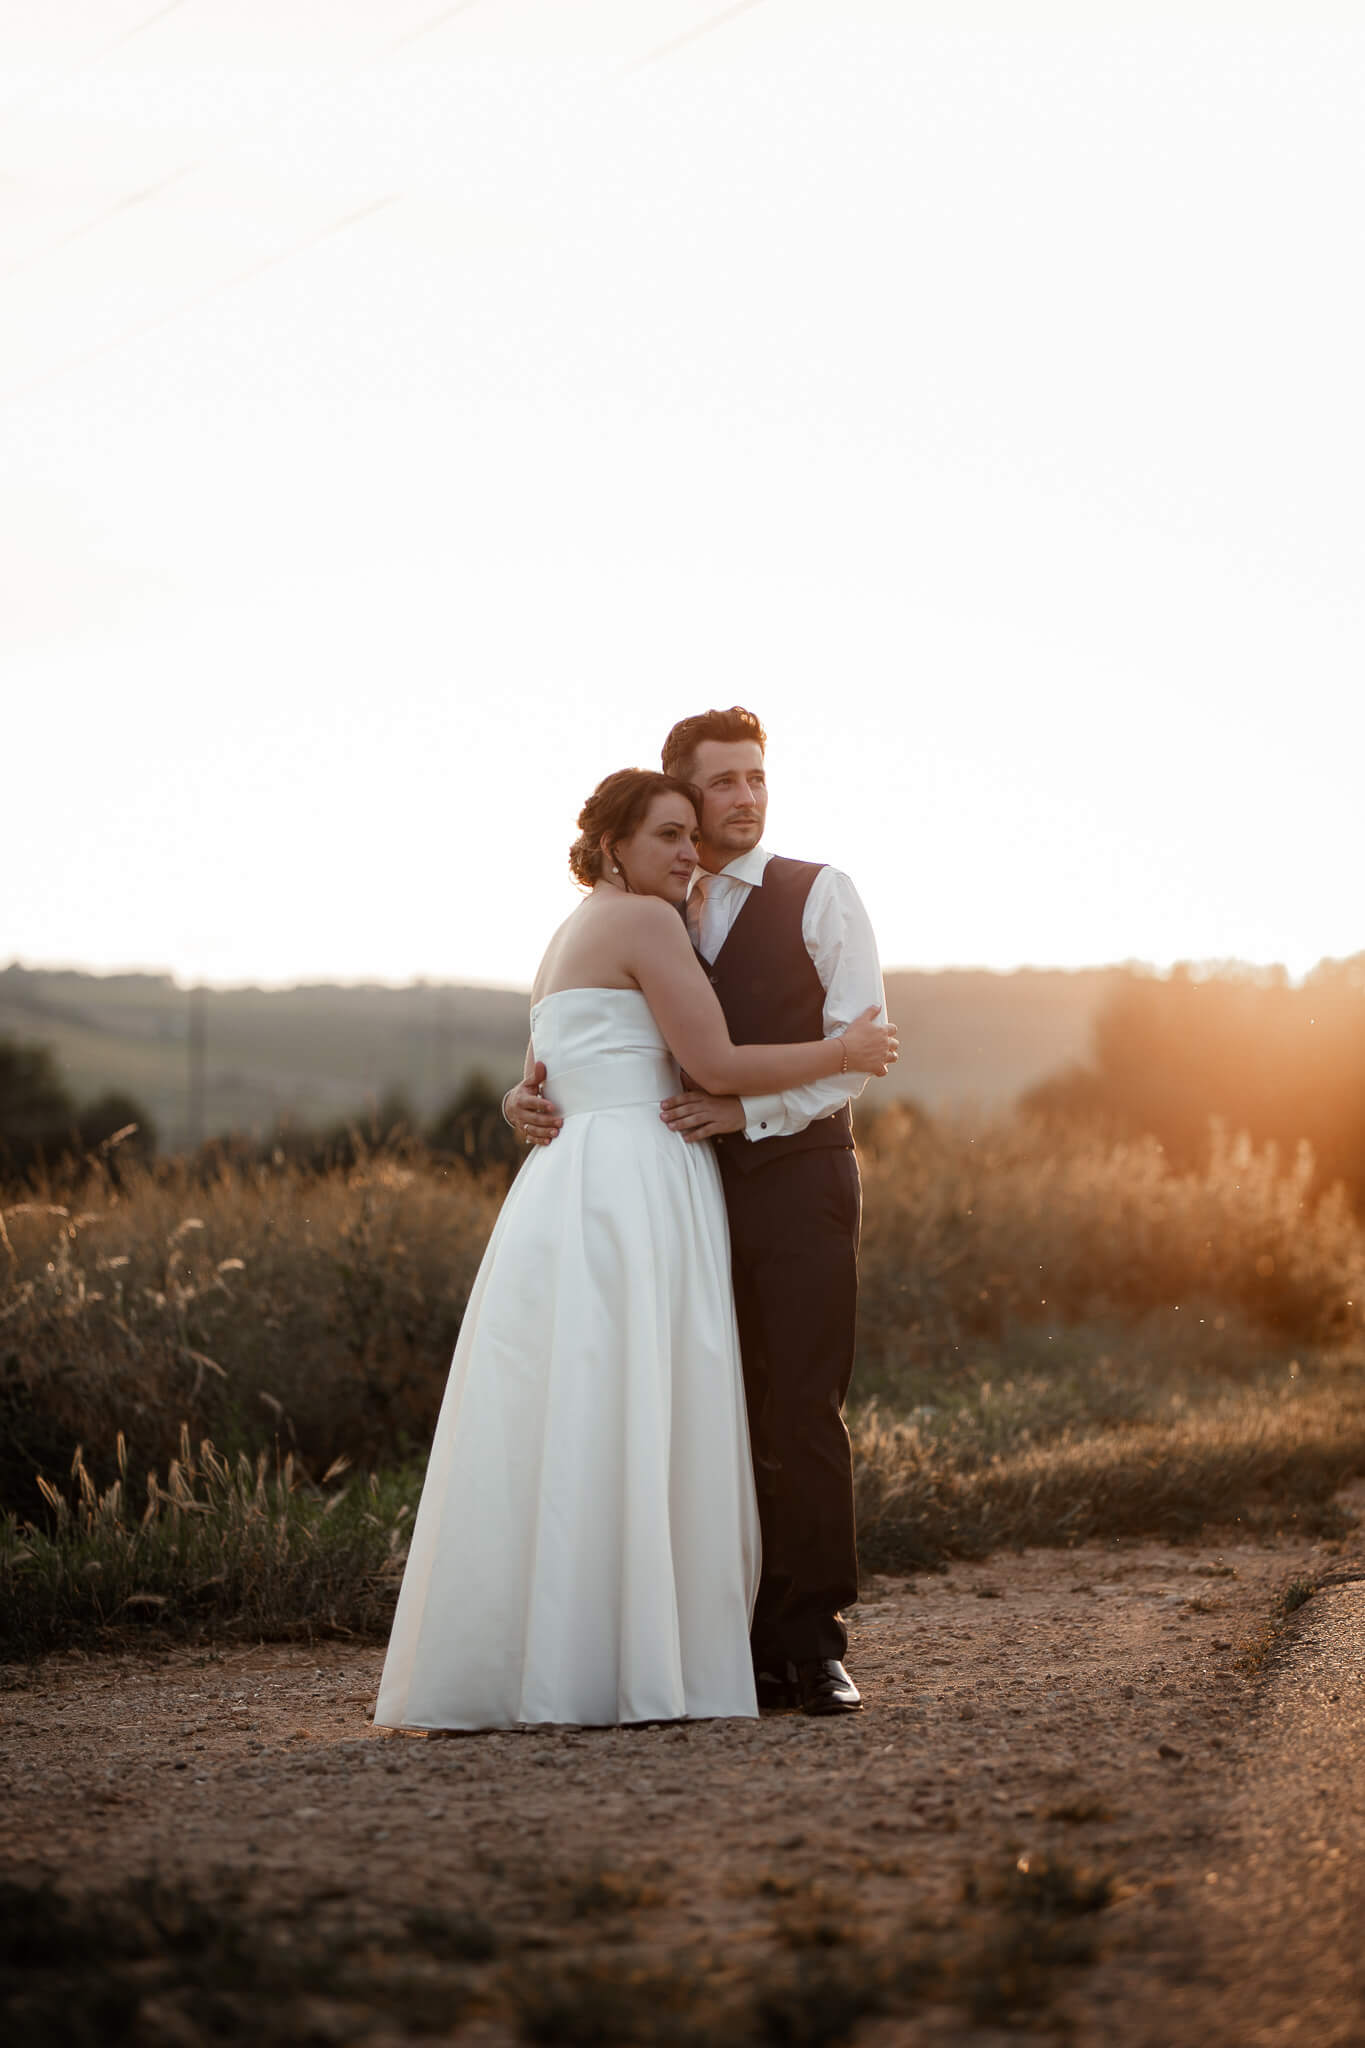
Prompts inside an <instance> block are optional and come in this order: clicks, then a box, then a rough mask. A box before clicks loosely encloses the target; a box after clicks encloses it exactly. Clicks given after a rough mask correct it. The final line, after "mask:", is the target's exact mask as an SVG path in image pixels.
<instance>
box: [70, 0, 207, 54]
mask: <svg viewBox="0 0 1365 2048" xmlns="http://www.w3.org/2000/svg"><path fill="white" fill-rule="evenodd" d="M186 4H187V0H166V5H165V6H164V7H158V8H157V10H156V12H155V14H149V15H147V16H146V18H145V19H144V20H142V21H139V22H136V23H135V24H134V26H133V27H132V28H126V29H124V30H123V32H122V34H121V35H116V36H115V37H114V40H113V41H112V42H111V43H105V44H104V45H103V46H102V47H101V48H100V49H98V50H96V52H95V54H94V56H93V57H92V58H91V59H90V61H91V63H92V64H98V62H99V60H100V58H101V57H107V56H108V54H109V52H110V51H111V50H121V49H122V48H123V45H124V44H125V43H131V42H132V40H133V37H134V36H140V35H142V34H143V33H144V32H145V31H146V30H147V29H149V28H155V27H156V24H157V23H158V22H159V21H164V20H165V19H166V16H167V15H168V14H174V13H175V12H176V11H177V9H178V8H181V7H184V6H185V5H186Z"/></svg>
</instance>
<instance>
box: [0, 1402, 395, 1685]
mask: <svg viewBox="0 0 1365 2048" xmlns="http://www.w3.org/2000/svg"><path fill="white" fill-rule="evenodd" d="M115 1455H116V1462H117V1465H118V1468H119V1470H118V1476H117V1478H115V1479H114V1480H113V1481H112V1482H111V1483H110V1485H109V1486H108V1487H106V1488H104V1489H103V1490H101V1489H99V1488H97V1487H96V1485H95V1483H94V1481H93V1479H92V1478H91V1476H90V1473H89V1471H88V1469H87V1467H86V1464H85V1460H84V1457H83V1455H82V1453H81V1451H80V1450H79V1449H78V1450H77V1452H76V1455H75V1458H74V1459H73V1461H72V1469H71V1475H70V1484H69V1487H68V1488H65V1489H63V1488H58V1487H56V1486H54V1485H53V1484H52V1483H51V1482H50V1481H48V1480H46V1479H44V1480H40V1482H39V1484H40V1486H41V1488H42V1491H43V1496H44V1499H45V1500H46V1502H47V1505H48V1509H49V1515H48V1518H47V1520H48V1526H46V1527H40V1526H38V1525H37V1524H36V1523H32V1522H30V1523H27V1524H21V1523H20V1522H19V1520H18V1518H17V1517H16V1516H14V1515H7V1516H5V1517H4V1519H3V1520H0V1589H3V1621H0V1647H3V1648H4V1650H5V1651H6V1652H7V1653H9V1654H11V1655H14V1654H16V1653H17V1654H27V1653H32V1652H35V1651H38V1650H43V1649H48V1648H51V1647H54V1646H56V1645H57V1644H61V1643H67V1642H70V1641H72V1640H73V1639H75V1640H79V1639H81V1638H87V1639H90V1638H94V1639H98V1638H99V1637H100V1636H104V1637H105V1638H113V1637H116V1636H120V1635H123V1634H126V1633H127V1631H128V1630H129V1629H130V1628H132V1627H134V1626H137V1625H139V1624H142V1625H145V1624H147V1623H152V1624H154V1625H156V1626H157V1627H159V1628H161V1629H166V1628H172V1629H175V1630H176V1631H178V1632H179V1631H185V1630H190V1629H202V1628H217V1629H223V1630H226V1631H229V1632H232V1631H238V1632H241V1633H242V1634H244V1635H246V1636H248V1637H250V1636H272V1637H280V1636H291V1635H298V1634H310V1635H311V1634H325V1633H331V1634H344V1635H353V1634H359V1635H373V1634H376V1633H380V1632H383V1631H384V1630H386V1629H387V1627H388V1625H389V1622H390V1621H391V1619H392V1615H393V1603H394V1599H395V1597H396V1595H397V1589H398V1581H399V1579H400V1577H401V1574H402V1564H403V1558H404V1556H405V1554H406V1551H405V1543H406V1525H407V1523H408V1521H409V1518H410V1516H411V1513H412V1506H413V1499H414V1496H415V1494H416V1490H417V1483H418V1475H417V1474H416V1473H415V1472H412V1471H409V1472H406V1473H398V1474H390V1475H388V1476H387V1478H386V1479H385V1480H384V1481H382V1482H381V1481H380V1479H379V1478H378V1477H377V1476H376V1475H373V1474H372V1475H371V1476H370V1478H369V1479H368V1481H363V1482H360V1481H349V1482H348V1481H347V1479H346V1478H345V1477H344V1476H343V1473H342V1471H341V1470H340V1469H339V1468H337V1469H333V1470H331V1471H328V1472H327V1473H325V1474H324V1475H323V1482H322V1484H321V1485H319V1486H314V1485H312V1484H310V1483H309V1482H308V1481H307V1480H306V1479H305V1478H304V1476H303V1475H302V1474H301V1473H300V1472H299V1470H298V1469H297V1467H296V1465H295V1463H294V1460H293V1458H292V1457H288V1456H286V1457H285V1458H283V1459H282V1460H280V1461H278V1462H277V1463H276V1465H275V1467H274V1469H273V1470H272V1469H271V1464H270V1460H269V1459H268V1457H267V1455H266V1453H265V1452H264V1451H261V1452H259V1453H258V1455H257V1456H256V1458H255V1459H254V1460H253V1459H251V1458H250V1457H248V1455H247V1454H246V1452H244V1451H243V1452H239V1453H238V1456H237V1458H236V1459H235V1460H229V1459H227V1458H223V1457H220V1456H219V1454H218V1453H217V1452H216V1451H215V1450H214V1447H213V1445H212V1444H211V1443H209V1442H207V1441H205V1442H204V1443H201V1444H200V1445H199V1447H198V1450H197V1451H195V1450H193V1449H192V1448H191V1445H190V1440H189V1432H188V1431H187V1430H185V1431H182V1433H181V1442H180V1452H179V1456H178V1457H176V1458H173V1459H172V1460H171V1462H170V1466H169V1469H168V1470H167V1472H166V1475H165V1478H164V1479H162V1478H159V1477H158V1475H157V1474H156V1473H155V1472H149V1473H147V1474H146V1479H145V1501H141V1500H139V1499H138V1498H137V1492H138V1489H137V1487H136V1485H135V1482H134V1479H133V1475H132V1474H131V1473H130V1471H129V1468H128V1458H127V1446H126V1444H125V1442H124V1440H123V1438H122V1436H120V1437H119V1438H118V1441H117V1445H116V1454H115Z"/></svg>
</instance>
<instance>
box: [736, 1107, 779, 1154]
mask: <svg viewBox="0 0 1365 2048" xmlns="http://www.w3.org/2000/svg"><path fill="white" fill-rule="evenodd" d="M739 1101H740V1108H741V1109H742V1110H743V1111H744V1135H745V1137H746V1138H747V1139H748V1140H749V1142H750V1143H751V1144H754V1145H757V1144H759V1143H760V1142H761V1141H762V1140H763V1139H764V1138H780V1137H782V1135H783V1134H784V1132H785V1131H786V1128H787V1112H786V1105H785V1103H784V1102H783V1100H782V1097H781V1096H780V1095H741V1097H740V1098H739Z"/></svg>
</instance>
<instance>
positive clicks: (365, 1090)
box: [0, 964, 1122, 1151]
mask: <svg viewBox="0 0 1365 2048" xmlns="http://www.w3.org/2000/svg"><path fill="white" fill-rule="evenodd" d="M1121 980H1122V974H1121V971H1120V970H1119V969H1117V968H1097V969H1094V970H1086V971H1082V972H1077V973H1070V974H1068V973H1059V972H1049V971H1034V970H1030V969H1022V970H1020V971H1019V972H1018V973H1014V974H988V973H982V972H976V971H972V970H952V971H949V972H945V973H941V974H926V973H913V972H909V971H900V972H894V971H893V972H891V973H889V974H888V975H887V977H886V986H887V999H888V1001H889V1003H890V1005H891V1010H892V1014H893V1015H894V1016H895V1018H896V1020H897V1022H898V1023H899V1025H900V1028H901V1033H902V1037H903V1040H904V1043H905V1046H906V1054H905V1057H904V1058H903V1060H902V1062H901V1066H900V1068H899V1069H898V1071H897V1073H896V1074H895V1075H894V1076H893V1077H892V1078H890V1079H888V1080H886V1081H884V1082H879V1083H878V1084H877V1085H876V1086H875V1087H874V1088H873V1090H872V1091H871V1097H870V1098H869V1099H872V1098H876V1099H883V1098H886V1099H889V1098H890V1097H892V1096H894V1095H896V1094H898V1093H906V1094H910V1095H913V1096H914V1097H915V1099H916V1100H917V1101H920V1102H923V1103H926V1104H928V1105H929V1106H930V1107H931V1108H933V1107H937V1106H939V1105H944V1104H949V1103H952V1102H960V1101H963V1100H970V1101H973V1102H975V1103H977V1104H982V1105H988V1104H992V1103H994V1104H1000V1103H1003V1102H1006V1101H1008V1100H1009V1099H1010V1098H1011V1097H1013V1096H1014V1095H1015V1094H1017V1093H1018V1091H1019V1090H1020V1089H1022V1088H1027V1087H1030V1086H1032V1085H1033V1084H1034V1083H1035V1082H1038V1081H1041V1080H1042V1079H1044V1078H1045V1077H1046V1076H1047V1075H1049V1074H1051V1073H1053V1072H1054V1071H1055V1070H1056V1069H1057V1068H1058V1067H1060V1066H1063V1065H1064V1064H1065V1063H1066V1062H1067V1061H1068V1060H1072V1059H1079V1058H1081V1057H1082V1056H1083V1055H1084V1054H1085V1052H1086V1050H1087V1048H1088V1045H1089V1039H1090V1031H1091V1025H1092V1023H1093V1020H1094V1017H1095V1015H1096V1012H1097V1011H1098V1009H1099V1008H1100V1006H1101V1004H1102V1002H1103V1001H1104V999H1105V997H1106V996H1107V995H1109V994H1110V993H1111V991H1112V990H1113V989H1114V988H1115V987H1116V986H1117V985H1118V983H1119V982H1120V981H1121ZM199 1000H200V1002H201V1011H200V1016H201V1021H202V1024H203V1027H204V1066H203V1102H202V1105H201V1110H202V1116H201V1121H202V1128H203V1129H204V1130H205V1131H217V1132H230V1131H236V1132H246V1133H254V1134H256V1135H258V1136H259V1135H264V1134H267V1133H269V1132H271V1131H272V1130H274V1128H275V1127H276V1125H277V1124H278V1123H279V1122H280V1121H281V1120H284V1121H286V1122H288V1123H290V1124H293V1125H295V1126H302V1127H312V1128H325V1127H327V1126H329V1125H332V1124H334V1123H335V1122H336V1121H337V1119H338V1118H343V1117H348V1116H363V1114H364V1112H365V1110H366V1108H367V1107H372V1106H373V1105H374V1104H376V1103H378V1102H380V1101H382V1100H383V1099H384V1098H385V1097H386V1096H389V1095H391V1094H394V1093H397V1094H400V1095H402V1096H403V1097H404V1098H405V1099H406V1100H407V1101H408V1102H409V1103H410V1104H411V1105H412V1107H413V1109H414V1110H415V1111H416V1113H417V1115H418V1117H419V1118H420V1120H422V1121H423V1122H426V1121H428V1120H430V1119H431V1118H432V1117H433V1116H435V1115H436V1114H437V1113H438V1112H439V1111H440V1110H441V1109H442V1108H444V1106H445V1105H446V1103H447V1102H449V1101H450V1099H451V1097H452V1096H453V1095H454V1094H455V1093H456V1092H457V1091H458V1090H459V1089H460V1087H461V1086H462V1085H463V1084H464V1083H465V1082H466V1081H467V1080H468V1079H469V1077H470V1075H471V1074H473V1073H475V1072H482V1073H484V1074H485V1075H487V1076H488V1077H489V1078H490V1079H491V1080H492V1081H493V1082H494V1083H495V1084H496V1086H497V1088H498V1090H499V1092H501V1090H502V1089H503V1088H504V1087H507V1086H508V1085H510V1083H511V1082H512V1081H514V1080H515V1079H516V1078H517V1076H518V1075H519V1074H520V1072H521V1063H522V1058H523V1055H524V1053H525V1050H526V1031H527V1002H528V998H527V996H526V994H525V993H524V992H522V993H518V992H516V991H514V990H511V989H493V988H467V987H461V986H459V985H457V984H452V983H443V982H417V983H413V984H411V985H410V986H407V987H400V988H389V987H381V986H377V985H376V986H354V987H339V986H335V985H331V984H326V983H319V984H316V985H313V986H303V987H298V988H288V989H260V988H230V989H207V990H205V991H204V992H203V994H202V997H201V998H200V999H199ZM190 1002H191V998H190V994H189V991H188V990H187V989H185V988H182V987H179V986H178V985H177V984H176V983H175V982H174V981H172V979H171V978H170V976H169V975H164V974H86V973H80V972H77V971H74V970H66V971H57V970H54V969H37V968H34V969H25V968H23V967H20V966H19V965H17V964H12V965H10V966H9V967H5V968H0V1038H3V1037H5V1036H6V1035H8V1036H12V1037H13V1038H15V1039H17V1040H20V1041H24V1042H32V1041H41V1042H43V1043H44V1044H46V1045H48V1046H50V1048H51V1050H52V1052H53V1054H54V1055H55V1057H56V1059H57V1062H58V1064H59V1066H60V1068H61V1070H62V1073H63V1075H64V1076H65V1078H66V1080H67V1082H68V1084H69V1086H70V1088H71V1090H72V1092H73V1093H74V1094H75V1095H76V1096H77V1097H78V1098H79V1099H82V1100H84V1099H86V1098H89V1097H91V1096H95V1095H98V1094H100V1093H102V1092H103V1091H104V1090H106V1089H120V1090H123V1091H125V1092H126V1093H128V1094H130V1095H132V1096H133V1097H134V1098H135V1099H136V1100H137V1101H138V1102H140V1103H142V1104H144V1105H145V1107H146V1109H147V1111H148V1112H149V1114H150V1115H151V1117H152V1119H153V1121H154V1123H155V1124H156V1127H157V1129H158V1131H159V1132H160V1134H161V1140H162V1145H163V1148H164V1149H165V1150H167V1151H175V1150H176V1149H178V1148H181V1147H183V1146H185V1145H186V1143H187V1142H188V1121H187V1119H188V1111H189V1102H188V1080H189V1061H188V1041H189V1030H190Z"/></svg>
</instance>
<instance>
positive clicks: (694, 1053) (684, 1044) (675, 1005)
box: [627, 896, 896, 1095]
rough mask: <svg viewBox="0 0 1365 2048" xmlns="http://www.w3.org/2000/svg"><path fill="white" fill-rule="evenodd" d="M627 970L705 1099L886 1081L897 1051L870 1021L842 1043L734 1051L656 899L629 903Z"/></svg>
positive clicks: (693, 962)
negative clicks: (878, 1077)
mask: <svg viewBox="0 0 1365 2048" xmlns="http://www.w3.org/2000/svg"><path fill="white" fill-rule="evenodd" d="M627 964H628V966H629V969H630V972H631V973H632V974H633V975H634V977H635V979H636V981H637V982H638V984H639V987H640V991H641V994H642V995H643V996H644V998H645V1000H646V1002H647V1003H648V1004H649V1007H650V1009H651V1010H652V1011H653V1013H654V1021H655V1023H656V1024H657V1025H658V1027H659V1029H660V1031H662V1033H663V1035H664V1037H665V1038H666V1039H667V1041H668V1048H669V1051H670V1052H671V1053H672V1054H673V1057H674V1058H675V1059H676V1060H677V1062H678V1065H679V1066H680V1067H682V1068H684V1069H685V1070H686V1072H687V1073H688V1074H690V1075H691V1077H692V1079H693V1081H694V1082H696V1084H697V1086H698V1087H700V1088H704V1089H705V1090H706V1092H707V1093H708V1094H709V1095H763V1094H776V1093H779V1092H780V1091H781V1090H782V1089H784V1088H800V1087H802V1086H803V1085H804V1084H805V1083H806V1082H809V1081H819V1080H822V1079H823V1078H824V1076H825V1075H827V1074H838V1073H843V1072H846V1071H848V1072H855V1073H863V1074H884V1073H885V1072H886V1069H887V1063H888V1060H889V1059H890V1057H891V1056H892V1054H893V1053H894V1050H895V1041H896V1033H895V1027H894V1026H891V1025H880V1024H872V1023H871V1022H870V1021H868V1020H870V1019H871V1018H872V1017H873V1016H875V1014H876V1011H875V1009H873V1010H869V1011H868V1013H867V1018H865V1019H864V1018H860V1019H858V1020H856V1021H855V1022H854V1023H853V1024H852V1025H850V1027H849V1029H848V1031H847V1033H846V1034H845V1035H844V1037H842V1038H816V1039H809V1040H806V1041H805V1042H804V1043H802V1044H800V1045H732V1044H731V1042H730V1034H729V1032H728V1030H727V1029H726V1025H725V1016H724V1013H723V1011H722V1010H721V1007H720V1003H719V1001H718V999H717V996H716V992H715V990H714V989H713V988H712V986H711V984H710V982H709V981H708V980H707V978H706V975H705V973H704V971H703V969H702V967H701V965H700V963H699V962H698V960H697V956H696V954H695V953H694V952H693V951H692V948H691V946H690V945H689V944H688V941H687V933H686V931H685V930H684V928H683V922H682V919H681V918H680V917H679V916H678V913H677V911H676V910H673V909H671V908H670V907H669V905H668V904H666V903H664V902H663V901H662V899H661V898H659V897H656V896H642V897H640V898H638V899H637V900H636V901H634V902H633V903H632V904H631V928H630V938H629V959H628V963H627Z"/></svg>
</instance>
